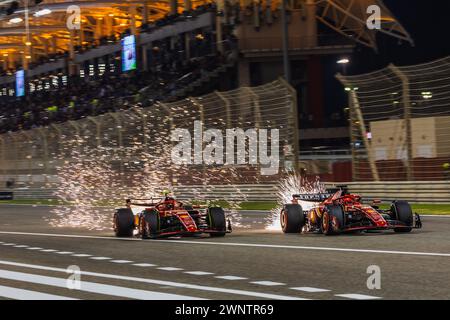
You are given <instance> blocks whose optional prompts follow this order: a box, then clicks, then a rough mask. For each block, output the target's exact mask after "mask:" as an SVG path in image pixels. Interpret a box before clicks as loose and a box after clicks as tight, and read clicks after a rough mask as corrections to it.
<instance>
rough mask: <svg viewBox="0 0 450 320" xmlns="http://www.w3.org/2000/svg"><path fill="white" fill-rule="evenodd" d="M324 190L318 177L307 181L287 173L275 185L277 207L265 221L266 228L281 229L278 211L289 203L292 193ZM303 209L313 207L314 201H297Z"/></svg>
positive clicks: (310, 192)
mask: <svg viewBox="0 0 450 320" xmlns="http://www.w3.org/2000/svg"><path fill="white" fill-rule="evenodd" d="M321 192H325V186H324V185H323V184H322V183H321V182H320V180H319V178H316V179H315V180H314V181H308V180H307V179H306V178H304V177H301V176H300V175H298V174H296V173H289V174H288V175H287V176H286V177H285V178H284V179H283V180H281V181H280V183H279V184H278V186H277V193H276V194H277V207H276V208H275V209H272V211H271V214H270V216H269V218H268V219H267V223H266V230H272V231H281V223H280V212H281V209H282V208H283V205H285V204H287V203H291V201H292V195H293V194H314V193H321ZM298 203H299V204H300V205H301V206H302V208H303V210H304V211H307V210H309V209H311V208H312V207H314V206H315V205H316V203H313V202H307V201H299V202H298Z"/></svg>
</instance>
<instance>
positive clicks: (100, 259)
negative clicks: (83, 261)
mask: <svg viewBox="0 0 450 320" xmlns="http://www.w3.org/2000/svg"><path fill="white" fill-rule="evenodd" d="M89 259H92V260H99V261H103V260H111V259H112V258H108V257H92V258H89Z"/></svg>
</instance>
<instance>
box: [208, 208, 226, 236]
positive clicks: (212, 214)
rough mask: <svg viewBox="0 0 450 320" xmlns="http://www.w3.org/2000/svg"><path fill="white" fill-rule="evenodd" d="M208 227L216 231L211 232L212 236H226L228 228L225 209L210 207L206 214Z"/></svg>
mask: <svg viewBox="0 0 450 320" xmlns="http://www.w3.org/2000/svg"><path fill="white" fill-rule="evenodd" d="M206 221H207V223H208V227H209V228H210V229H212V230H216V232H213V233H210V234H209V235H210V236H211V237H224V236H225V234H226V230H227V223H226V219H225V211H224V210H223V209H222V208H220V207H213V208H209V209H208V212H207V216H206Z"/></svg>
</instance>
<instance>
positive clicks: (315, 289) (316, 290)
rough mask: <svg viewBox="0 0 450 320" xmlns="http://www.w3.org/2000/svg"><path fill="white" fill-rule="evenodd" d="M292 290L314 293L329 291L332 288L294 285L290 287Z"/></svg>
mask: <svg viewBox="0 0 450 320" xmlns="http://www.w3.org/2000/svg"><path fill="white" fill-rule="evenodd" d="M289 289H291V290H297V291H303V292H310V293H314V292H329V291H331V290H329V289H320V288H313V287H293V288H289Z"/></svg>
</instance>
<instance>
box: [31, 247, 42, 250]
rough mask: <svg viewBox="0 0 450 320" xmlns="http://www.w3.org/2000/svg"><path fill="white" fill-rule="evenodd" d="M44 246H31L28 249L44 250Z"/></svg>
mask: <svg viewBox="0 0 450 320" xmlns="http://www.w3.org/2000/svg"><path fill="white" fill-rule="evenodd" d="M42 249H43V248H41V247H30V248H27V250H42Z"/></svg>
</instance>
